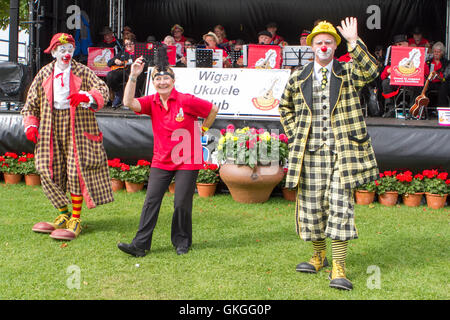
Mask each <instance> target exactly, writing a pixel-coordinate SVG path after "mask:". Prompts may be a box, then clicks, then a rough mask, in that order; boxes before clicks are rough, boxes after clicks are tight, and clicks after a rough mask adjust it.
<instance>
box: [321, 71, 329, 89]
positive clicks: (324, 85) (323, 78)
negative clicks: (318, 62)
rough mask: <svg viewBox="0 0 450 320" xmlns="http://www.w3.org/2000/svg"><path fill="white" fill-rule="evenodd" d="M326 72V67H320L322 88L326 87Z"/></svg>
mask: <svg viewBox="0 0 450 320" xmlns="http://www.w3.org/2000/svg"><path fill="white" fill-rule="evenodd" d="M327 72H328V69H327V68H322V85H321V86H322V90H323V89H325V88H326V86H327V83H328V79H327Z"/></svg>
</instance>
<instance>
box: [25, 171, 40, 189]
mask: <svg viewBox="0 0 450 320" xmlns="http://www.w3.org/2000/svg"><path fill="white" fill-rule="evenodd" d="M25 184H26V185H27V186H40V185H41V176H40V175H38V174H34V173H32V174H27V175H25Z"/></svg>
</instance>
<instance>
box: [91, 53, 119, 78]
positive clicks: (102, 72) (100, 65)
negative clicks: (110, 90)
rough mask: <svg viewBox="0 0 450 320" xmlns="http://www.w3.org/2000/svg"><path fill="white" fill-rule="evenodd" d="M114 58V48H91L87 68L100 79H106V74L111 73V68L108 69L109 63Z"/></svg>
mask: <svg viewBox="0 0 450 320" xmlns="http://www.w3.org/2000/svg"><path fill="white" fill-rule="evenodd" d="M113 57H114V48H96V47H89V48H88V62H87V66H88V67H89V69H91V70H92V71H94V73H95V74H96V75H97V76H98V77H106V74H107V73H108V72H110V71H111V68H110V67H108V61H109V60H110V59H112V58H113Z"/></svg>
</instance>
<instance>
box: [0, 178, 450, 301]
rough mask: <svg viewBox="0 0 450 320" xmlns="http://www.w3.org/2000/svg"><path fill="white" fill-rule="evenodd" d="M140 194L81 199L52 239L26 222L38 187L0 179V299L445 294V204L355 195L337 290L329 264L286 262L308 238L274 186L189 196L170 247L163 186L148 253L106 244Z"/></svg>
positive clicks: (41, 212) (301, 254) (304, 249)
mask: <svg viewBox="0 0 450 320" xmlns="http://www.w3.org/2000/svg"><path fill="white" fill-rule="evenodd" d="M144 197H145V193H144V192H139V193H135V194H129V193H126V192H125V191H119V192H116V193H115V201H114V202H113V203H111V204H107V205H104V206H100V207H98V208H96V209H93V210H87V209H86V208H84V210H83V212H82V220H83V227H84V229H83V232H82V234H81V235H80V237H79V238H78V239H76V240H75V241H72V242H61V241H56V240H53V239H51V238H49V236H48V235H43V234H37V233H34V232H32V231H31V227H32V226H33V224H34V223H36V222H38V221H46V220H47V221H51V220H53V219H54V217H55V216H56V212H55V209H54V208H53V207H52V206H51V204H50V202H49V201H48V200H47V198H46V197H45V196H44V194H43V192H42V190H41V188H40V187H29V186H26V185H24V184H19V185H5V184H4V183H0V208H1V209H0V210H1V211H0V299H6V300H8V299H58V300H59V299H155V300H158V299H159V300H177V299H181V300H185V299H194V300H197V299H198V300H272V299H274V300H285V299H286V300H291V299H292V300H299V299H300V300H301V299H306V300H309V299H333V300H334V299H370V300H371V299H406V300H409V299H443V300H447V299H449V298H450V295H449V280H448V279H450V272H449V268H448V264H449V250H448V248H449V247H450V243H449V234H450V233H449V222H450V220H449V213H450V209H449V208H448V207H446V208H444V209H440V210H432V209H428V208H427V207H425V206H421V207H418V208H408V207H405V206H403V205H401V206H397V207H391V208H388V207H382V206H381V205H379V204H375V205H374V206H371V207H368V206H356V225H357V228H358V232H359V237H360V239H357V240H354V241H351V242H350V245H349V253H348V258H347V265H348V271H347V276H348V277H349V279H351V280H352V282H353V285H354V288H355V289H354V290H353V291H351V292H343V291H338V290H334V289H331V288H329V287H328V284H329V281H328V280H327V277H328V273H327V271H328V272H329V270H330V268H328V269H327V270H324V271H321V272H320V273H318V274H317V275H307V274H301V273H298V272H296V271H295V266H296V265H297V264H298V263H299V262H302V261H305V260H307V259H309V257H310V255H311V244H310V243H305V242H303V241H301V240H300V239H299V238H298V236H297V235H296V233H295V223H294V204H293V203H291V202H287V201H285V200H284V199H282V198H281V197H272V198H271V199H270V200H269V201H268V202H266V203H264V204H252V205H245V204H240V203H237V202H234V201H233V200H232V199H231V196H229V195H225V194H222V195H216V196H214V197H213V198H208V199H204V198H199V197H198V195H195V199H194V210H193V212H194V214H193V230H194V239H193V246H192V249H191V251H190V252H189V253H188V254H187V255H182V256H177V255H176V253H175V250H174V248H173V247H172V244H171V242H170V224H171V219H172V206H173V196H172V195H171V194H169V193H167V194H166V197H165V198H164V201H163V204H162V207H161V212H160V215H159V220H158V224H157V226H156V230H155V233H154V236H153V244H152V250H151V253H150V254H148V255H147V256H146V257H144V258H134V257H131V256H128V255H126V254H124V253H122V252H121V251H119V250H118V249H117V246H116V245H117V243H118V242H119V241H124V242H130V241H131V240H132V238H133V237H134V234H135V232H136V230H137V227H138V224H139V216H140V211H141V208H142V204H143V202H144ZM328 258H329V259H331V252H330V250H329V254H328ZM137 264H139V265H137ZM71 266H72V268H73V266H75V269H76V270H77V272H75V273H73V271H71V270H72V269H71ZM371 266H376V267H371ZM371 268H377V270H378V271H379V278H378V279H379V280H380V281H379V282H373V281H372V280H373V278H374V276H375V275H376V273H373V271H371V270H372V269H371ZM368 271H369V273H368ZM77 275H78V277H76V276H77ZM77 279H79V281H78V282H77V281H76V280H77ZM73 280H75V281H73ZM77 283H78V284H79V286H80V288H79V289H73V284H77ZM368 283H369V285H368ZM374 283H375V284H376V283H379V284H380V288H379V289H377V288H373V286H371V284H374ZM68 284H69V285H68ZM71 284H72V286H71ZM71 288H72V289H71Z"/></svg>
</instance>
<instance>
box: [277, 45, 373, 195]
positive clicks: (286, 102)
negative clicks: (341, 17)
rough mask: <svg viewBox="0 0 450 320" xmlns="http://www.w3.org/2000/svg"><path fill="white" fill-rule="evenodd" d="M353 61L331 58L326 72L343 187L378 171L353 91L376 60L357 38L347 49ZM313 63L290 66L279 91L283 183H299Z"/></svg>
mask: <svg viewBox="0 0 450 320" xmlns="http://www.w3.org/2000/svg"><path fill="white" fill-rule="evenodd" d="M349 52H350V55H351V57H352V58H353V62H351V63H345V62H338V61H336V60H334V61H333V68H332V73H331V75H330V77H329V81H330V83H329V85H330V107H331V129H332V131H333V134H334V138H335V141H336V152H337V161H338V168H339V175H340V180H341V183H342V184H343V187H344V188H349V189H353V188H354V187H356V186H358V185H361V184H364V183H367V182H369V181H371V180H375V179H376V177H377V174H378V168H377V163H376V159H375V153H374V151H373V148H372V144H371V139H370V137H369V135H368V132H367V128H366V124H365V122H364V116H363V113H362V110H361V104H360V101H359V97H358V92H359V91H360V90H361V88H362V87H364V85H366V84H367V83H369V82H371V81H373V80H374V79H375V78H376V77H377V76H378V70H377V64H376V60H375V58H374V57H373V56H371V55H370V53H369V52H368V50H367V47H366V46H365V44H364V43H363V42H362V41H361V40H358V41H357V43H356V46H355V48H354V49H353V50H349ZM312 83H313V63H310V64H309V65H307V66H306V67H305V68H304V69H303V70H299V71H295V72H294V73H293V74H292V75H291V77H290V78H289V80H288V83H287V85H286V88H285V90H284V92H283V95H282V98H281V102H280V106H279V112H280V121H281V124H282V126H283V128H284V131H285V133H286V135H287V136H288V138H289V167H288V173H287V177H286V187H288V188H295V187H296V186H297V185H298V181H299V177H300V172H301V170H303V169H305V170H307V168H302V164H303V157H304V153H305V146H306V143H307V139H308V134H309V131H310V126H311V122H312V112H311V108H312V101H313V97H312V93H313V90H312Z"/></svg>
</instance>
